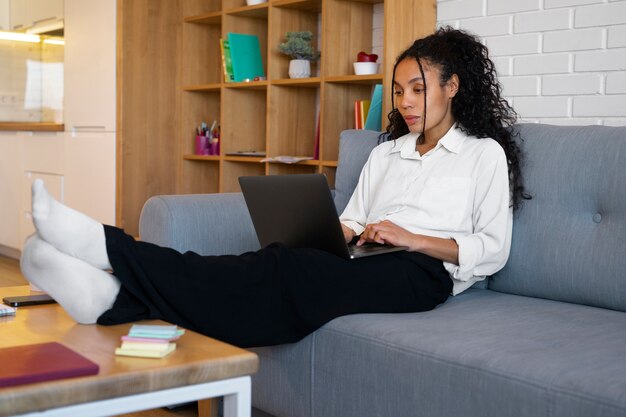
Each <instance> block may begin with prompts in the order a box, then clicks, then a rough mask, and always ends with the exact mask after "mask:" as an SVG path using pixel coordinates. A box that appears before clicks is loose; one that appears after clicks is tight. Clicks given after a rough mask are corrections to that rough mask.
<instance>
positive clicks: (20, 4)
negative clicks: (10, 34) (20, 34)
mask: <svg viewBox="0 0 626 417" xmlns="http://www.w3.org/2000/svg"><path fill="white" fill-rule="evenodd" d="M9 16H10V17H9V19H10V23H11V29H12V30H20V29H24V28H25V27H26V26H29V22H28V16H27V13H26V0H10V3H9Z"/></svg>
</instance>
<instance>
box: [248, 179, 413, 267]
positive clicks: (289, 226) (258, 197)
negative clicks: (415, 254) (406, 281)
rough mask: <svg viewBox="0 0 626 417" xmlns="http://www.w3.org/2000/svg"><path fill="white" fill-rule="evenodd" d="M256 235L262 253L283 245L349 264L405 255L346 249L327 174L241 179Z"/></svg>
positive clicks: (367, 247)
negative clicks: (273, 245) (329, 255)
mask: <svg viewBox="0 0 626 417" xmlns="http://www.w3.org/2000/svg"><path fill="white" fill-rule="evenodd" d="M239 184H240V185H241V190H242V191H243V196H244V199H245V200H246V205H247V206H248V211H249V212H250V217H251V218H252V223H253V224H254V229H255V230H256V234H257V237H258V238H259V242H260V243H261V246H262V247H266V246H267V245H269V244H270V243H273V242H279V243H282V244H284V245H286V246H288V247H292V248H315V249H322V250H325V251H327V252H330V253H334V254H335V255H337V256H340V257H342V258H345V259H356V258H362V257H364V256H372V255H379V254H383V253H389V252H397V251H402V250H406V249H407V248H406V247H399V246H391V245H381V244H378V243H366V244H364V245H362V246H356V241H357V240H358V239H354V240H353V241H352V242H350V244H346V242H345V240H344V237H343V231H342V229H341V224H340V222H339V216H338V215H337V209H336V208H335V204H334V202H333V198H332V195H331V192H330V188H329V187H328V182H327V180H326V176H325V175H322V174H291V175H268V176H253V177H239Z"/></svg>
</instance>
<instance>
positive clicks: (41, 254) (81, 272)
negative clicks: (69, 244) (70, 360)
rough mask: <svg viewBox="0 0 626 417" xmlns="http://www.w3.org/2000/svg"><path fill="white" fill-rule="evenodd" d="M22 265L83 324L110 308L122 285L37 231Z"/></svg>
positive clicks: (29, 278)
mask: <svg viewBox="0 0 626 417" xmlns="http://www.w3.org/2000/svg"><path fill="white" fill-rule="evenodd" d="M20 266H21V268H22V273H23V274H24V276H25V277H26V279H27V280H28V281H29V282H32V283H33V284H35V285H36V286H37V287H39V288H41V289H42V290H43V291H45V292H47V293H48V294H50V296H51V297H52V298H54V299H55V300H56V301H57V302H58V303H59V304H61V306H62V307H63V308H64V309H65V311H67V312H68V314H69V315H70V316H71V317H72V318H73V319H74V320H76V321H77V322H79V323H82V324H93V323H95V322H96V320H97V319H98V317H100V315H102V313H104V312H105V311H107V310H108V309H110V308H111V306H113V303H114V302H115V299H116V298H117V294H118V292H119V290H120V286H121V285H120V282H119V280H118V279H117V278H115V277H114V276H113V275H111V274H109V273H108V272H105V271H102V270H100V269H98V268H96V267H94V266H92V265H89V264H88V263H86V262H84V261H81V260H80V259H76V258H73V257H71V256H69V255H66V254H64V253H62V252H60V251H58V250H57V249H55V248H54V247H53V246H52V245H51V244H49V243H47V242H45V241H44V240H43V239H41V238H40V237H39V236H37V234H34V235H31V236H30V237H29V238H28V239H27V240H26V244H25V246H24V250H23V251H22V259H21V260H20Z"/></svg>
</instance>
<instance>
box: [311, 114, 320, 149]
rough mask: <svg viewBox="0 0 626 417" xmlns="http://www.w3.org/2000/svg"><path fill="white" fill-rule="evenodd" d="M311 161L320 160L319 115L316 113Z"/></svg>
mask: <svg viewBox="0 0 626 417" xmlns="http://www.w3.org/2000/svg"><path fill="white" fill-rule="evenodd" d="M313 159H315V160H319V159H320V113H319V111H318V112H317V122H316V123H315V145H314V147H313Z"/></svg>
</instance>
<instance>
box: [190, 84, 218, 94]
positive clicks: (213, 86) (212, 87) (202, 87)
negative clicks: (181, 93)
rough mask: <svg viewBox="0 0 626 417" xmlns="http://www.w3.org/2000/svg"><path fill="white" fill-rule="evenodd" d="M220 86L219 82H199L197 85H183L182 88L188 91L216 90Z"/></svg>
mask: <svg viewBox="0 0 626 417" xmlns="http://www.w3.org/2000/svg"><path fill="white" fill-rule="evenodd" d="M221 88H222V84H221V83H211V84H199V85H188V86H185V87H183V90H185V91H189V92H218V93H219V91H220V89H221Z"/></svg>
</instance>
